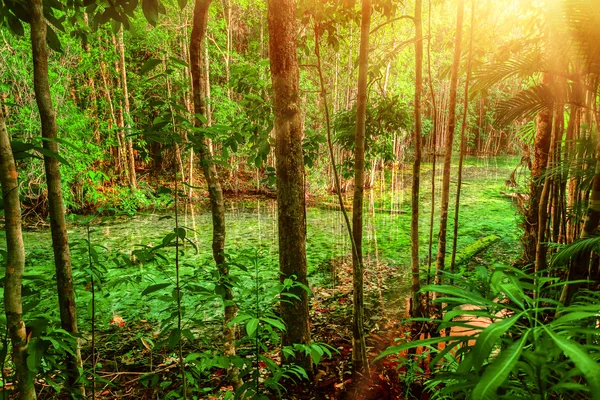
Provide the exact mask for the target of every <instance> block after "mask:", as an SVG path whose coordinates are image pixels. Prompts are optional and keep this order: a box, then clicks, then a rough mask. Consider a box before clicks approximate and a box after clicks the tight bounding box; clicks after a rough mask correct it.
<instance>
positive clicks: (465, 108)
mask: <svg viewBox="0 0 600 400" xmlns="http://www.w3.org/2000/svg"><path fill="white" fill-rule="evenodd" d="M474 30H475V0H471V33H470V36H469V58H468V60H467V78H466V79H465V98H464V101H463V116H462V118H463V119H462V126H461V128H460V150H459V151H460V156H459V159H458V179H457V183H456V203H455V204H454V232H453V233H454V234H453V236H452V259H451V261H450V272H451V273H453V272H454V266H455V264H456V244H457V241H458V212H459V208H460V189H461V186H462V173H463V159H464V157H465V153H466V151H467V137H466V131H467V116H468V113H469V81H470V79H471V62H472V60H473V32H474Z"/></svg>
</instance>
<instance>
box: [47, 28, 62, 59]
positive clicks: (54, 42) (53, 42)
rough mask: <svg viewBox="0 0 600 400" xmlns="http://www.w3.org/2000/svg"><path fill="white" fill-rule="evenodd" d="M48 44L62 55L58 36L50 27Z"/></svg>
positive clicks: (48, 29)
mask: <svg viewBox="0 0 600 400" xmlns="http://www.w3.org/2000/svg"><path fill="white" fill-rule="evenodd" d="M46 27H47V28H46V43H47V44H48V47H50V48H51V49H52V50H54V51H57V52H59V53H62V47H61V45H60V40H58V35H57V34H56V32H54V29H52V27H51V26H50V25H46Z"/></svg>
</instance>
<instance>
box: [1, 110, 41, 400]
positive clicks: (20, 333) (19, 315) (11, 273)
mask: <svg viewBox="0 0 600 400" xmlns="http://www.w3.org/2000/svg"><path fill="white" fill-rule="evenodd" d="M17 177H18V173H17V168H16V166H15V160H14V158H13V153H12V148H11V147H10V138H9V137H8V132H7V131H6V124H5V122H4V114H3V112H2V109H0V183H1V184H2V199H3V200H4V230H5V232H6V251H7V259H6V275H5V276H4V310H5V312H6V325H7V328H8V334H9V336H10V341H11V344H12V360H13V364H14V365H15V377H16V379H17V392H18V394H19V399H22V400H32V399H35V398H36V394H35V385H34V381H33V379H34V377H35V372H33V371H29V368H28V367H27V348H28V341H27V333H26V332H25V323H24V322H23V299H22V297H21V286H22V284H23V271H24V269H25V248H24V246H23V234H22V231H21V201H20V199H19V182H18V180H17Z"/></svg>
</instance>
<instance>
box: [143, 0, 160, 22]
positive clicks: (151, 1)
mask: <svg viewBox="0 0 600 400" xmlns="http://www.w3.org/2000/svg"><path fill="white" fill-rule="evenodd" d="M142 11H144V16H145V17H146V20H147V21H148V22H150V24H151V25H152V26H155V25H156V23H157V22H158V0H142Z"/></svg>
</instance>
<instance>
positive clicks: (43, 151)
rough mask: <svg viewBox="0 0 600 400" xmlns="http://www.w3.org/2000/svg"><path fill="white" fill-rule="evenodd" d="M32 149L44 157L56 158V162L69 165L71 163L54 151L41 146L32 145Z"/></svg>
mask: <svg viewBox="0 0 600 400" xmlns="http://www.w3.org/2000/svg"><path fill="white" fill-rule="evenodd" d="M34 149H35V150H36V151H37V152H39V153H41V154H42V155H44V156H46V157H50V158H56V159H57V160H58V162H60V163H62V164H65V165H68V166H69V167H70V166H71V164H70V163H69V162H68V161H67V160H66V159H65V158H64V157H63V156H61V155H60V154H58V153H56V152H54V151H50V150H47V149H45V148H43V147H34Z"/></svg>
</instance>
